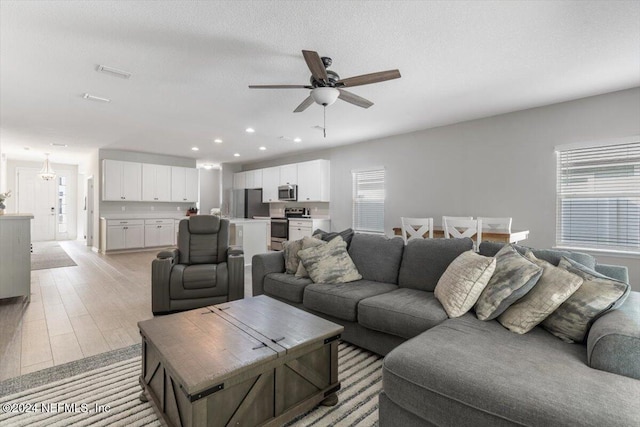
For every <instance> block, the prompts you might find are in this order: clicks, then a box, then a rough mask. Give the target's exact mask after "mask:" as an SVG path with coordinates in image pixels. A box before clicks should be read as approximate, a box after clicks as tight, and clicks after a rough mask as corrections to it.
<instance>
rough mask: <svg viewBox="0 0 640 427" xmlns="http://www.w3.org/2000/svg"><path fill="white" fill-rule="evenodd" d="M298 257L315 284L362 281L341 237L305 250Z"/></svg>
mask: <svg viewBox="0 0 640 427" xmlns="http://www.w3.org/2000/svg"><path fill="white" fill-rule="evenodd" d="M298 256H300V262H301V264H303V265H304V268H306V269H307V271H308V272H309V276H310V277H311V280H313V281H314V282H315V283H347V282H353V281H354V280H360V279H362V276H361V275H360V273H358V269H357V268H356V265H355V264H354V263H353V261H352V260H351V257H350V256H349V253H348V252H347V243H346V242H345V241H344V240H342V237H340V236H338V237H336V238H335V239H333V240H331V241H330V242H328V243H326V244H324V245H319V246H316V247H312V248H308V249H303V250H301V251H300V252H298Z"/></svg>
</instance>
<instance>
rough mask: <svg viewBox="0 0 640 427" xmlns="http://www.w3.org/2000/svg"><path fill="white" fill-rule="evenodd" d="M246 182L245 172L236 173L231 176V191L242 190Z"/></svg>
mask: <svg viewBox="0 0 640 427" xmlns="http://www.w3.org/2000/svg"><path fill="white" fill-rule="evenodd" d="M246 182H247V174H246V173H245V172H237V173H234V174H233V189H234V190H244V189H245V188H247V187H246Z"/></svg>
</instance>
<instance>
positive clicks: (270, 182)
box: [262, 167, 297, 203]
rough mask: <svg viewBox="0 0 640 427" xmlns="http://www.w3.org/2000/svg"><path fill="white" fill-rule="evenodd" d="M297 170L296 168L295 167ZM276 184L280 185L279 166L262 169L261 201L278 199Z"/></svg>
mask: <svg viewBox="0 0 640 427" xmlns="http://www.w3.org/2000/svg"><path fill="white" fill-rule="evenodd" d="M296 170H297V168H296ZM278 185H280V168H279V167H273V168H267V169H262V202H263V203H269V202H277V201H278Z"/></svg>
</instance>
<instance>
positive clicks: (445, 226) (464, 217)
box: [442, 216, 473, 237]
mask: <svg viewBox="0 0 640 427" xmlns="http://www.w3.org/2000/svg"><path fill="white" fill-rule="evenodd" d="M448 219H473V217H472V216H443V217H442V230H446V229H447V220H448ZM445 235H446V233H445ZM445 237H446V236H445Z"/></svg>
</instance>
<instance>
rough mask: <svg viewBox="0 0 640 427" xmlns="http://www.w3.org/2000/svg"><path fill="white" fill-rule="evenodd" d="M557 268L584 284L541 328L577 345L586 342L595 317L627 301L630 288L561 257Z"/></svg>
mask: <svg viewBox="0 0 640 427" xmlns="http://www.w3.org/2000/svg"><path fill="white" fill-rule="evenodd" d="M558 267H560V268H563V269H565V270H567V271H569V272H571V273H573V274H576V275H578V276H580V277H581V278H582V279H584V283H582V286H580V288H579V289H578V290H577V291H576V292H575V293H574V294H573V295H571V296H570V297H569V299H567V300H566V301H565V302H564V303H563V304H562V305H561V306H560V307H559V308H558V309H557V310H556V311H554V312H553V313H551V315H550V316H549V317H547V318H546V319H545V320H544V322H542V326H543V327H544V328H545V329H546V330H548V331H549V332H551V333H552V334H553V335H555V336H557V337H558V338H560V339H561V340H563V341H567V342H578V343H580V342H583V341H584V340H585V339H586V337H587V333H588V332H589V329H590V328H591V325H592V324H593V322H594V321H595V320H596V319H597V318H598V317H600V316H602V315H603V314H605V313H606V312H608V311H610V310H613V309H615V308H617V307H619V306H620V305H621V304H622V303H623V302H624V300H625V299H627V296H629V292H630V287H629V285H628V284H626V283H623V282H619V281H617V280H615V279H611V278H609V277H606V276H603V275H601V274H600V273H597V272H595V271H593V270H591V269H590V268H588V267H585V266H583V265H581V264H578V263H577V262H575V261H573V260H570V259H568V258H564V257H563V258H562V260H561V261H560V264H559V265H558Z"/></svg>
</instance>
